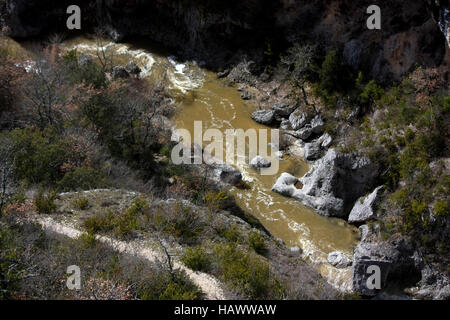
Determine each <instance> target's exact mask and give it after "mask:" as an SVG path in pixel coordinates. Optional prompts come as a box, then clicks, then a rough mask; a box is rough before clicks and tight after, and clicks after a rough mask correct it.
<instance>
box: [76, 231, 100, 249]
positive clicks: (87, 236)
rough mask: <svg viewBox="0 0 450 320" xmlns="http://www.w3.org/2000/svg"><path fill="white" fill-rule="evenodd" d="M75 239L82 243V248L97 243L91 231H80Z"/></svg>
mask: <svg viewBox="0 0 450 320" xmlns="http://www.w3.org/2000/svg"><path fill="white" fill-rule="evenodd" d="M77 240H78V241H80V242H81V243H82V245H83V247H84V248H90V247H93V246H94V245H95V244H97V240H96V239H95V235H94V234H92V233H82V234H81V235H80V236H79V237H78V239H77Z"/></svg>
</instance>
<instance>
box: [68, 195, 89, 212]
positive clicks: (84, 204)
mask: <svg viewBox="0 0 450 320" xmlns="http://www.w3.org/2000/svg"><path fill="white" fill-rule="evenodd" d="M72 205H73V206H74V207H75V208H77V209H78V210H86V209H88V208H89V199H88V198H84V197H82V198H78V199H76V200H74V201H72Z"/></svg>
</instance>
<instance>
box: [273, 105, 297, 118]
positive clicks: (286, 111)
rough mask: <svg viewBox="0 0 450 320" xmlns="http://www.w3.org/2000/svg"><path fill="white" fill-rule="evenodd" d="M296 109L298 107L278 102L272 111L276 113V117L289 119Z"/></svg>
mask: <svg viewBox="0 0 450 320" xmlns="http://www.w3.org/2000/svg"><path fill="white" fill-rule="evenodd" d="M296 108H297V106H296V105H292V104H288V103H284V102H278V103H275V104H274V105H273V106H272V110H273V111H274V112H275V116H276V117H289V116H290V115H291V113H292V112H294V110H295V109H296Z"/></svg>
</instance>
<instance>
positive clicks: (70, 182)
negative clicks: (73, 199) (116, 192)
mask: <svg viewBox="0 0 450 320" xmlns="http://www.w3.org/2000/svg"><path fill="white" fill-rule="evenodd" d="M108 185H109V183H108V180H107V178H106V176H105V174H104V173H103V172H101V171H99V170H96V169H94V168H89V167H79V168H76V169H75V170H73V171H69V172H67V173H66V174H65V175H64V177H63V178H62V179H61V180H60V181H59V182H58V188H59V189H60V190H61V191H64V192H68V191H77V190H90V189H97V188H106V187H108Z"/></svg>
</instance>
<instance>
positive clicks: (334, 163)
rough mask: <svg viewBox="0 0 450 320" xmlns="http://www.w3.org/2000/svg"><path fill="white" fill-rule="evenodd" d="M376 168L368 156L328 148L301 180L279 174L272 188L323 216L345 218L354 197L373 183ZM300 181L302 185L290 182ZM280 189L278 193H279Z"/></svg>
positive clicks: (356, 197) (358, 195)
mask: <svg viewBox="0 0 450 320" xmlns="http://www.w3.org/2000/svg"><path fill="white" fill-rule="evenodd" d="M377 171H378V168H377V166H376V165H375V164H373V163H372V162H371V161H370V160H369V159H367V158H365V157H358V156H355V155H351V154H343V153H340V152H338V151H337V150H335V149H329V150H328V152H327V153H326V155H325V156H324V157H323V158H321V159H319V160H318V161H317V162H316V163H314V164H313V166H312V168H311V169H310V171H309V172H308V173H307V174H306V175H305V176H304V177H303V178H301V179H297V178H295V177H287V176H286V174H284V173H283V174H282V175H281V177H280V178H279V179H278V181H277V182H276V184H275V185H274V187H273V190H274V191H276V192H279V193H281V194H283V195H287V196H290V197H293V198H295V199H297V200H299V201H301V202H302V203H303V204H305V205H307V206H309V207H312V208H313V209H315V210H317V212H318V213H320V214H321V215H324V216H334V217H342V218H345V217H347V215H348V213H349V212H350V209H351V208H352V206H353V204H354V202H355V200H356V199H358V198H359V197H360V196H362V195H363V194H364V193H365V192H366V191H367V190H368V188H370V187H371V185H372V184H373V182H374V180H375V178H376V176H377ZM298 180H299V181H300V182H302V184H303V188H301V189H297V188H296V187H295V186H294V185H295V183H296V182H297V181H298ZM280 191H281V192H280Z"/></svg>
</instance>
